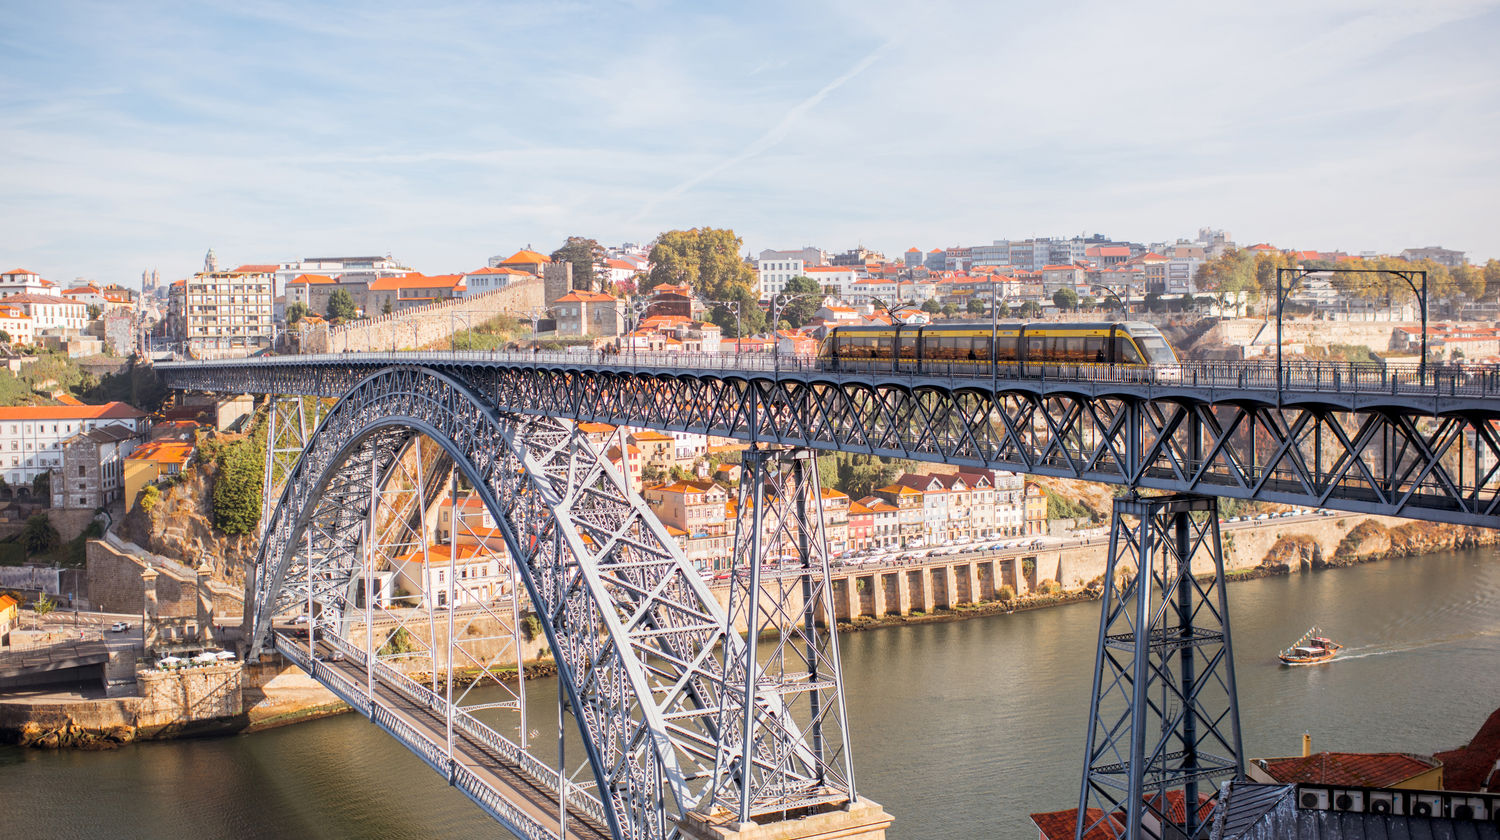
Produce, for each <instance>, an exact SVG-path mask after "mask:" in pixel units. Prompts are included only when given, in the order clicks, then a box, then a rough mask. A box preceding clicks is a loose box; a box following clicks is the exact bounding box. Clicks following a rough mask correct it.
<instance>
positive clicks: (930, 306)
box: [922, 298, 943, 315]
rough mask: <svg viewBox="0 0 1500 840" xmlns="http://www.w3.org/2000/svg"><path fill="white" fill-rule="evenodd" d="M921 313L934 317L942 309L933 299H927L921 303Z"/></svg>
mask: <svg viewBox="0 0 1500 840" xmlns="http://www.w3.org/2000/svg"><path fill="white" fill-rule="evenodd" d="M922 311H923V312H926V313H927V314H929V315H936V314H938V313H940V312H942V311H943V307H942V304H940V303H938V302H937V300H936V299H935V298H928V299H926V300H924V301H922Z"/></svg>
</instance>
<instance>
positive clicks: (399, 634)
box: [380, 627, 417, 656]
mask: <svg viewBox="0 0 1500 840" xmlns="http://www.w3.org/2000/svg"><path fill="white" fill-rule="evenodd" d="M416 649H417V645H416V642H415V641H414V640H413V639H412V637H411V633H408V632H407V631H406V628H405V627H397V628H396V629H395V630H394V631H392V632H391V635H389V636H387V637H386V639H385V644H383V645H381V646H380V655H381V656H393V655H396V654H401V653H413V652H415V651H416Z"/></svg>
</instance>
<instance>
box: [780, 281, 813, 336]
mask: <svg viewBox="0 0 1500 840" xmlns="http://www.w3.org/2000/svg"><path fill="white" fill-rule="evenodd" d="M785 294H787V295H808V297H800V298H796V299H794V300H790V301H787V303H786V304H785V305H783V306H782V307H781V316H782V317H783V318H785V319H786V320H787V322H788V323H790V324H791V325H792V326H793V327H800V326H802V325H803V324H805V323H807V322H808V321H811V320H812V316H813V315H815V314H817V311H818V308H819V307H821V306H822V305H823V287H821V286H819V285H818V281H816V280H814V279H812V278H811V277H793V278H792V279H790V280H788V281H787V283H786V292H785Z"/></svg>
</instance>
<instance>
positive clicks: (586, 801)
mask: <svg viewBox="0 0 1500 840" xmlns="http://www.w3.org/2000/svg"><path fill="white" fill-rule="evenodd" d="M322 638H323V639H324V640H325V641H326V642H328V644H329V645H331V646H333V647H335V648H337V649H338V650H339V651H340V652H342V653H343V654H344V656H345V658H346V659H348V660H349V661H351V662H353V663H354V664H355V665H358V666H361V667H368V665H367V662H366V657H365V651H364V650H363V649H361V648H360V647H358V646H357V645H355V644H353V643H352V642H350V641H349V640H347V639H345V638H343V637H342V636H338V635H335V634H332V633H330V634H328V635H327V636H324V637H322ZM305 656H306V651H303V657H304V658H305ZM298 665H299V666H300V665H302V663H301V662H299V663H298ZM375 675H376V678H377V679H379V680H380V681H381V682H383V683H385V684H386V685H388V686H389V687H390V688H391V689H392V690H394V691H396V692H397V693H399V694H401V695H402V696H404V697H406V699H407V700H410V701H411V702H413V703H416V704H418V705H420V706H423V707H426V708H429V709H433V710H435V711H442V710H443V709H444V708H445V707H446V705H447V702H448V701H447V698H445V697H443V696H441V695H439V694H438V693H437V692H435V691H433V690H432V689H431V688H428V687H427V686H425V685H422V684H421V683H418V682H417V681H416V680H413V679H412V678H411V677H409V676H407V675H406V674H404V673H402V672H401V671H399V670H397V669H396V668H393V667H391V666H390V665H387V664H386V663H384V662H381V661H380V660H379V659H376V661H375ZM339 676H342V675H339ZM358 690H359V691H360V692H361V693H363V689H358ZM453 728H454V729H456V730H458V731H460V732H463V733H464V734H465V735H468V736H469V737H471V738H473V739H474V740H476V741H478V742H480V743H481V744H483V745H485V746H486V747H489V748H490V749H492V750H494V751H495V752H496V753H499V755H500V757H501V758H503V759H505V760H506V761H509V762H511V763H512V764H515V765H516V766H517V767H518V768H519V769H520V770H521V772H522V773H524V774H526V776H527V777H529V778H530V779H531V780H532V781H533V782H536V783H537V784H538V785H540V786H542V787H543V788H546V789H547V790H548V791H550V792H551V793H552V794H553V795H554V796H556V795H557V793H558V791H559V790H560V789H561V788H560V785H559V783H558V778H557V770H556V769H555V768H553V767H551V766H549V765H548V764H547V763H546V762H544V761H542V760H540V759H538V758H537V757H536V756H533V755H532V754H531V753H529V752H527V751H525V750H523V749H521V746H520V745H519V744H517V743H516V742H514V741H512V740H510V739H509V738H507V737H505V736H504V735H501V734H500V733H499V732H497V731H495V729H493V728H492V727H490V726H489V725H488V724H486V723H484V722H483V721H480V720H479V719H478V718H475V717H474V716H473V715H471V714H469V713H468V712H465V711H463V710H462V709H454V710H453ZM568 804H569V805H571V806H572V807H573V808H575V809H577V810H578V811H580V812H582V813H584V814H586V815H588V816H589V817H591V818H593V819H595V820H597V821H599V822H600V823H607V822H608V819H607V818H606V817H605V815H604V803H602V802H601V801H600V800H599V799H598V797H596V796H594V795H592V794H590V793H589V792H588V791H587V790H585V789H583V788H582V787H580V786H578V785H569V786H568Z"/></svg>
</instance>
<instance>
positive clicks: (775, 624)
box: [685, 447, 891, 840]
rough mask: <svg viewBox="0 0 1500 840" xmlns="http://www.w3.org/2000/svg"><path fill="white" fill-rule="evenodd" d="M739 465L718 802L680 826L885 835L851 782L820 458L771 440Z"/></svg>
mask: <svg viewBox="0 0 1500 840" xmlns="http://www.w3.org/2000/svg"><path fill="white" fill-rule="evenodd" d="M741 464H742V467H743V472H742V475H741V479H740V487H739V495H738V500H737V503H736V509H735V536H734V549H733V553H732V556H731V557H730V558H729V562H728V567H729V610H728V615H727V618H728V621H729V631H730V632H731V633H733V632H736V631H737V630H744V631H745V644H744V646H743V647H740V646H728V645H726V646H725V661H724V680H725V683H726V686H725V688H724V690H723V691H722V692H721V693H720V696H722V697H724V698H726V699H725V702H724V704H723V707H722V709H721V710H720V714H719V732H720V733H721V734H720V743H719V751H718V760H717V762H716V765H715V768H714V785H715V791H716V794H717V795H716V797H715V799H716V801H717V802H718V803H720V805H721V806H727V807H726V808H722V809H720V810H714V809H699V810H698V811H697V812H695V813H693V814H690V815H689V820H688V822H689V824H691V825H692V826H693V828H692V829H688V828H687V826H685V830H686V831H687V833H688V834H689V835H690V836H694V837H698V836H701V837H704V838H709V837H713V838H726V840H727V838H747V839H748V838H754V837H763V836H764V837H772V836H774V837H787V838H794V837H803V836H822V835H821V834H818V833H816V832H815V833H813V834H803V833H799V832H800V830H801V827H803V826H802V825H801V824H802V823H803V822H804V821H806V820H814V821H816V822H818V823H819V824H825V823H826V824H827V825H826V826H825V829H824V830H831V829H829V828H828V826H836V827H838V831H839V832H841V833H838V834H837V835H836V836H840V837H858V838H867V839H868V840H876V838H883V837H884V836H885V826H886V825H888V824H889V823H890V821H891V819H890V817H888V816H886V814H885V812H884V810H883V809H881V808H880V806H879V805H877V804H875V803H873V802H870V801H869V800H861V799H859V798H857V797H856V795H855V792H854V774H853V770H854V768H853V762H852V759H851V756H850V750H849V730H848V727H847V725H846V722H845V713H844V694H843V676H842V672H841V670H840V667H839V653H838V634H837V625H836V620H835V617H834V609H833V600H832V594H833V589H832V584H831V583H830V581H829V574H828V544H827V541H826V535H825V533H824V528H823V526H824V519H823V491H822V488H821V487H819V485H818V470H817V462H816V460H815V459H814V457H813V453H812V452H811V451H810V450H807V449H787V448H782V447H772V448H753V449H749V450H746V451H745V453H744V455H743V457H742V461H741ZM741 698H745V700H741ZM747 706H748V708H747ZM726 811H730V812H732V813H727V812H726ZM788 820H796V821H797V823H798V824H797V825H791V824H789V823H788V822H787V821H788ZM767 832H770V833H767ZM830 836H833V835H830Z"/></svg>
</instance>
